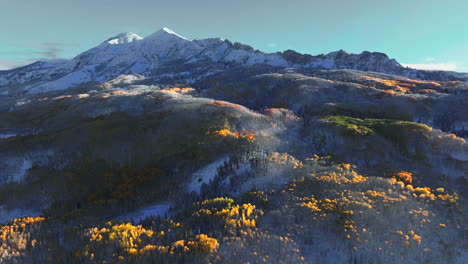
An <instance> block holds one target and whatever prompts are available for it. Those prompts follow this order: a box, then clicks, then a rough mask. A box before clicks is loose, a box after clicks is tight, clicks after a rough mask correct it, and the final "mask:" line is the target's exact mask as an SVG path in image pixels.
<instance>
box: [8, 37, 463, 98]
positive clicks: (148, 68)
mask: <svg viewBox="0 0 468 264" xmlns="http://www.w3.org/2000/svg"><path fill="white" fill-rule="evenodd" d="M254 64H265V65H269V66H274V67H281V68H291V67H294V68H304V69H353V70H360V71H371V72H380V73H386V74H391V75H398V76H404V77H408V78H415V79H421V80H439V81H454V80H466V76H463V75H461V74H459V73H451V72H443V71H422V70H415V69H410V68H407V67H404V66H402V65H401V64H400V63H398V62H397V61H396V60H394V59H390V58H389V57H388V56H387V55H386V54H384V53H379V52H368V51H364V52H362V53H360V54H349V53H346V52H345V51H343V50H340V51H336V52H331V53H328V54H326V55H323V54H321V55H318V56H312V55H308V54H300V53H298V52H295V51H293V50H286V51H284V52H277V53H271V54H269V53H264V52H261V51H258V50H254V49H253V48H252V47H250V46H248V45H245V44H241V43H238V42H235V43H232V42H231V41H229V40H225V39H221V38H210V39H195V40H189V39H186V38H184V37H182V36H180V35H178V34H177V33H175V32H174V31H172V30H170V29H168V28H162V29H160V30H158V31H157V32H155V33H153V34H151V35H149V36H147V37H146V38H142V37H140V36H138V35H137V34H135V33H121V34H118V35H116V36H114V37H111V38H109V39H107V40H105V41H104V42H103V43H102V44H100V45H99V46H97V47H95V48H92V49H90V50H87V51H85V52H83V53H81V54H79V55H78V56H76V57H75V58H73V59H71V60H60V61H52V62H36V63H33V64H31V65H27V66H24V67H21V68H18V69H13V70H8V71H1V72H0V93H3V94H10V93H12V94H14V93H24V92H32V93H38V92H44V91H50V90H61V89H66V88H69V87H76V86H79V85H82V84H85V83H102V82H105V81H108V80H110V79H113V78H115V77H118V76H120V75H124V74H125V75H127V74H140V75H144V76H147V77H152V78H155V79H156V80H158V79H161V78H164V77H171V76H173V75H179V76H183V79H184V81H185V82H188V83H190V82H194V81H196V80H199V79H202V78H203V77H205V76H209V75H213V74H214V73H217V72H219V71H222V70H225V69H228V68H232V67H234V66H236V65H243V66H248V65H254Z"/></svg>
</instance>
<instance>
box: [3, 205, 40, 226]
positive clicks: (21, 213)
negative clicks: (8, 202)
mask: <svg viewBox="0 0 468 264" xmlns="http://www.w3.org/2000/svg"><path fill="white" fill-rule="evenodd" d="M40 214H41V212H40V210H34V209H18V208H16V209H12V210H7V209H4V208H3V206H0V224H4V223H5V222H8V221H10V220H12V219H15V218H19V217H26V216H39V215H40Z"/></svg>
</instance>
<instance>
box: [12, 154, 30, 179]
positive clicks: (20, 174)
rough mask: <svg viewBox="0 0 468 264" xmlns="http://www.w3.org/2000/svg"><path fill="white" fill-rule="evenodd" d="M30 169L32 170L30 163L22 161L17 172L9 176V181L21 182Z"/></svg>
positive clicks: (25, 160)
mask: <svg viewBox="0 0 468 264" xmlns="http://www.w3.org/2000/svg"><path fill="white" fill-rule="evenodd" d="M30 168H32V162H31V161H30V160H27V159H24V160H23V163H22V164H21V166H20V167H19V168H18V170H17V172H16V173H15V174H13V175H12V176H11V181H12V182H22V181H23V180H24V178H25V176H26V173H27V172H28V170H29V169H30Z"/></svg>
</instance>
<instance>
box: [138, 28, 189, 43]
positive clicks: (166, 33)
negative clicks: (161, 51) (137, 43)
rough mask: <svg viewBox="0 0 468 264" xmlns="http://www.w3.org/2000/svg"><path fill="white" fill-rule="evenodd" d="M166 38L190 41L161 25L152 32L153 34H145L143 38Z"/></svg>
mask: <svg viewBox="0 0 468 264" xmlns="http://www.w3.org/2000/svg"><path fill="white" fill-rule="evenodd" d="M167 38H178V39H183V40H187V41H190V40H189V39H187V38H185V37H183V36H181V35H179V34H177V33H175V32H174V31H172V30H171V29H169V28H167V27H163V28H161V29H160V30H158V31H156V32H154V33H153V34H151V35H149V36H147V37H146V38H145V39H167Z"/></svg>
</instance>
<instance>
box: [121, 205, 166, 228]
mask: <svg viewBox="0 0 468 264" xmlns="http://www.w3.org/2000/svg"><path fill="white" fill-rule="evenodd" d="M171 206H173V204H172V203H170V202H162V203H157V204H152V205H149V206H146V207H144V208H142V209H140V210H137V211H135V212H131V213H129V214H126V215H123V216H119V217H117V218H116V220H119V221H124V220H132V219H133V221H135V222H136V223H138V222H140V221H141V220H143V219H145V218H147V217H150V216H160V217H166V216H167V217H170V215H169V214H168V211H169V209H170V208H171Z"/></svg>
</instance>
